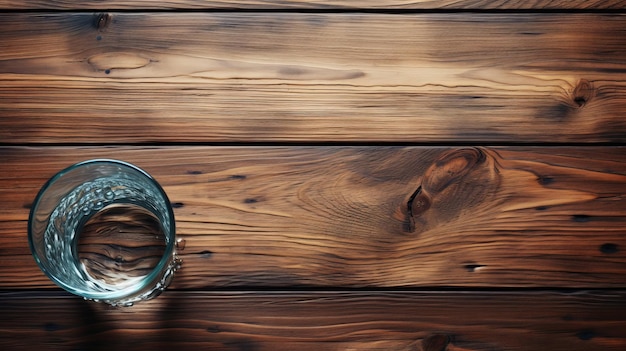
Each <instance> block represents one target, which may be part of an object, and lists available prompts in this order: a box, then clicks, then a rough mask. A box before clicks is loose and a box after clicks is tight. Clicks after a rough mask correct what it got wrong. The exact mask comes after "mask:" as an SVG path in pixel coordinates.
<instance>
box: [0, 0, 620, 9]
mask: <svg viewBox="0 0 626 351" xmlns="http://www.w3.org/2000/svg"><path fill="white" fill-rule="evenodd" d="M103 8H106V9H126V10H135V9H155V10H156V9H158V10H173V9H196V10H197V9H207V10H208V9H321V10H332V9H335V10H345V9H404V10H411V9H415V10H418V9H447V10H450V9H451V10H546V9H548V10H599V9H602V10H607V9H612V10H621V9H624V8H626V2H625V1H622V0H573V1H571V0H535V1H528V0H513V1H511V0H507V1H501V0H480V1H475V0H415V1H403V0H384V1H380V0H342V1H333V0H306V1H297V0H282V1H269V0H238V1H232V0H209V1H204V0H169V1H155V0H133V1H120V0H107V1H93V0H92V1H83V2H80V3H77V2H74V1H67V0H47V1H38V0H25V1H24V0H0V10H33V9H34V10H47V9H55V10H85V9H93V10H100V9H103Z"/></svg>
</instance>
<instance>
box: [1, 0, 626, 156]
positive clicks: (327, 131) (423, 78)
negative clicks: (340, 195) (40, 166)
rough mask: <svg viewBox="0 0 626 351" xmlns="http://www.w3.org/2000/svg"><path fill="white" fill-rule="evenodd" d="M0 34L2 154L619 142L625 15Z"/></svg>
mask: <svg viewBox="0 0 626 351" xmlns="http://www.w3.org/2000/svg"><path fill="white" fill-rule="evenodd" d="M503 3H504V2H503ZM46 4H47V3H46ZM0 23H2V24H3V25H2V26H0V49H1V50H0V142H1V143H4V144H6V143H10V144H21V143H84V144H102V143H107V144H111V143H144V142H147V143H159V142H168V143H172V142H268V141H269V142H276V141H277V142H294V141H295V142H329V141H331V142H332V141H336V142H358V143H368V142H389V141H390V142H417V143H422V142H437V143H447V142H454V143H476V142H479V143H511V142H518V143H531V142H534V143H551V142H576V143H594V142H618V143H623V142H624V141H626V122H625V121H624V118H623V111H624V110H625V109H626V98H624V96H626V94H625V93H626V73H625V72H626V46H625V45H624V42H626V16H623V15H620V14H617V15H615V14H589V13H570V14H567V13H486V14H479V13H443V14H442V13H425V14H374V13H276V12H258V13H247V12H226V13H202V12H191V13H169V12H163V13H154V12H153V13H147V12H146V13H141V12H139V13H135V12H132V13H119V12H113V13H74V12H71V13H65V12H61V13H33V12H26V13H22V12H18V13H4V14H0Z"/></svg>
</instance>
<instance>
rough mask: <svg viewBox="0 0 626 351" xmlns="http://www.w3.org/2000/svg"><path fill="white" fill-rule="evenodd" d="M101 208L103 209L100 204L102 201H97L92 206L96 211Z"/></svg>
mask: <svg viewBox="0 0 626 351" xmlns="http://www.w3.org/2000/svg"><path fill="white" fill-rule="evenodd" d="M102 207H104V203H102V201H98V202H96V203H95V204H94V205H93V208H94V209H96V210H100V209H102Z"/></svg>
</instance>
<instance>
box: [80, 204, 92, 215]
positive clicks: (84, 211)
mask: <svg viewBox="0 0 626 351" xmlns="http://www.w3.org/2000/svg"><path fill="white" fill-rule="evenodd" d="M80 210H81V211H83V215H85V216H86V215H88V214H89V211H90V209H89V207H88V206H84V207H83V208H81V209H80Z"/></svg>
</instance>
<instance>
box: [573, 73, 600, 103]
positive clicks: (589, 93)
mask: <svg viewBox="0 0 626 351" xmlns="http://www.w3.org/2000/svg"><path fill="white" fill-rule="evenodd" d="M595 91H596V90H595V88H594V86H593V84H592V83H591V82H590V81H588V80H586V79H581V80H579V81H578V83H577V84H576V86H575V87H574V89H573V90H572V100H573V101H574V104H575V106H578V107H583V106H585V105H586V104H587V103H589V101H590V100H591V99H592V98H593V97H594V96H595V95H596V93H595Z"/></svg>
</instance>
